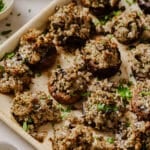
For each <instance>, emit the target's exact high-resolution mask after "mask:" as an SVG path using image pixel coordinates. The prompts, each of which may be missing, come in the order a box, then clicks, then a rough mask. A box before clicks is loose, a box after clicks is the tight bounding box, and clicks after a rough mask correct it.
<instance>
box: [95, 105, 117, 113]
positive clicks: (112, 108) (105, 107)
mask: <svg viewBox="0 0 150 150" xmlns="http://www.w3.org/2000/svg"><path fill="white" fill-rule="evenodd" d="M97 109H98V110H99V111H104V112H115V111H117V110H118V107H116V106H111V105H106V104H98V105H97Z"/></svg>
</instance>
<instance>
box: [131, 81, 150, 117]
mask: <svg viewBox="0 0 150 150" xmlns="http://www.w3.org/2000/svg"><path fill="white" fill-rule="evenodd" d="M132 111H133V112H135V113H136V114H137V116H138V117H139V118H140V119H146V120H150V118H149V116H150V80H145V81H144V82H138V83H137V85H136V86H135V87H134V89H133V98H132Z"/></svg>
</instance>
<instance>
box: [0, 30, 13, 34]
mask: <svg viewBox="0 0 150 150" xmlns="http://www.w3.org/2000/svg"><path fill="white" fill-rule="evenodd" d="M11 32H12V30H5V31H2V32H1V35H7V34H9V33H11Z"/></svg>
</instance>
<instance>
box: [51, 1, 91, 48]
mask: <svg viewBox="0 0 150 150" xmlns="http://www.w3.org/2000/svg"><path fill="white" fill-rule="evenodd" d="M88 13H89V12H88V11H87V10H84V9H83V8H82V7H80V6H78V5H77V4H76V3H69V4H68V5H65V6H63V7H60V8H59V9H58V10H57V12H56V13H55V14H54V15H52V16H51V17H50V18H49V22H50V27H49V34H50V35H51V36H52V37H54V41H55V44H56V45H64V44H66V45H70V46H71V45H74V46H79V45H81V44H82V43H84V41H85V40H87V39H88V38H89V36H90V32H91V18H90V17H89V15H88ZM76 44H77V45H76Z"/></svg>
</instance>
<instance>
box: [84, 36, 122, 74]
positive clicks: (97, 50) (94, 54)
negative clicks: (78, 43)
mask: <svg viewBox="0 0 150 150" xmlns="http://www.w3.org/2000/svg"><path fill="white" fill-rule="evenodd" d="M83 57H84V60H85V61H86V63H87V66H88V68H89V70H90V71H93V72H96V73H98V74H99V76H105V77H106V76H109V74H110V75H113V74H114V73H116V72H117V71H118V69H119V68H120V64H121V59H120V53H119V51H118V46H117V44H116V43H113V42H111V40H110V39H108V38H98V39H96V40H90V41H88V42H87V43H86V45H85V47H84V48H83Z"/></svg>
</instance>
